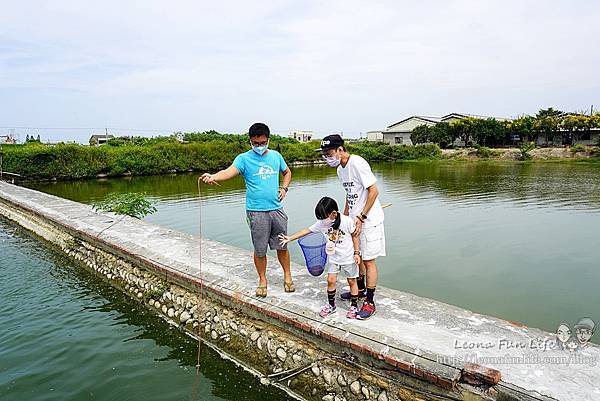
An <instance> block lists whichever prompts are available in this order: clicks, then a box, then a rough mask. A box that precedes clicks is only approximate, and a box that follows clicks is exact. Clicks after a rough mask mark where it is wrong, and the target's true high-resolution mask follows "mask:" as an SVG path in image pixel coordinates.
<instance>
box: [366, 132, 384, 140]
mask: <svg viewBox="0 0 600 401" xmlns="http://www.w3.org/2000/svg"><path fill="white" fill-rule="evenodd" d="M367 141H369V142H383V132H381V131H368V132H367Z"/></svg>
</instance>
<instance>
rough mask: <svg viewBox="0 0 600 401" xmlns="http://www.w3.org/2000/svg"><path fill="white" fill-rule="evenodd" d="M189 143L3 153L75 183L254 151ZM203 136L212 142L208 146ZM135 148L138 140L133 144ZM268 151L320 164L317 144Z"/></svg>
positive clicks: (395, 149) (204, 166)
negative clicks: (76, 181)
mask: <svg viewBox="0 0 600 401" xmlns="http://www.w3.org/2000/svg"><path fill="white" fill-rule="evenodd" d="M189 135H190V136H189V138H190V139H192V140H191V141H190V142H189V143H180V142H178V141H177V140H171V139H168V138H169V137H162V139H160V140H156V141H154V139H156V138H152V140H153V141H152V142H150V143H149V142H146V141H137V143H138V144H137V145H135V144H131V143H127V142H126V141H123V140H118V141H114V142H113V143H112V144H111V145H102V146H82V145H77V144H59V145H55V146H49V145H43V144H39V143H29V144H26V145H10V146H5V147H4V148H3V149H4V156H3V158H4V170H5V171H10V172H13V173H17V174H21V175H22V176H23V177H25V178H30V179H54V178H55V179H77V178H88V177H96V176H98V175H108V176H119V175H123V174H131V175H150V174H165V173H172V172H183V171H189V170H193V171H215V170H219V169H222V168H225V167H228V166H229V165H231V163H232V161H233V159H234V158H235V157H236V156H237V155H238V154H240V153H242V152H245V151H247V150H249V149H250V144H249V141H248V137H247V136H245V135H222V134H218V133H209V134H204V133H203V134H189ZM205 135H206V136H208V137H210V138H211V139H210V140H205V139H206V138H205ZM133 142H134V143H136V140H135V139H134V141H133ZM270 147H271V148H272V149H276V150H279V151H280V152H281V154H282V155H283V157H284V159H285V160H286V161H287V162H288V163H293V162H314V161H317V160H321V155H320V153H319V152H315V149H317V148H318V147H319V143H318V142H316V141H313V142H309V143H300V142H297V141H295V140H289V139H288V138H282V137H278V136H275V135H273V136H271V142H270ZM348 150H349V151H350V152H352V153H356V154H359V155H361V156H363V157H364V158H365V159H367V160H369V161H378V160H415V159H422V158H438V157H440V156H441V151H440V148H439V147H438V146H437V145H433V144H426V145H417V146H391V145H387V144H385V143H380V142H379V143H372V142H366V141H365V142H359V143H350V144H348Z"/></svg>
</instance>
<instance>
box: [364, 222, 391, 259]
mask: <svg viewBox="0 0 600 401" xmlns="http://www.w3.org/2000/svg"><path fill="white" fill-rule="evenodd" d="M360 254H361V257H362V259H363V260H373V259H376V258H378V257H379V256H385V230H384V228H383V223H380V224H377V225H376V226H372V227H366V228H365V227H363V229H362V231H361V233H360Z"/></svg>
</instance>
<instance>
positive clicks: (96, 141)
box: [89, 134, 114, 146]
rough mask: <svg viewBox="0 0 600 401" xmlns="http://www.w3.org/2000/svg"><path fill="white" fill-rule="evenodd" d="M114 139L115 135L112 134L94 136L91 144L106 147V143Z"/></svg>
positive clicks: (90, 141) (91, 138)
mask: <svg viewBox="0 0 600 401" xmlns="http://www.w3.org/2000/svg"><path fill="white" fill-rule="evenodd" d="M112 138H114V135H110V134H99V135H92V136H91V137H90V140H89V143H90V145H92V146H100V145H104V144H105V143H106V142H108V140H109V139H112Z"/></svg>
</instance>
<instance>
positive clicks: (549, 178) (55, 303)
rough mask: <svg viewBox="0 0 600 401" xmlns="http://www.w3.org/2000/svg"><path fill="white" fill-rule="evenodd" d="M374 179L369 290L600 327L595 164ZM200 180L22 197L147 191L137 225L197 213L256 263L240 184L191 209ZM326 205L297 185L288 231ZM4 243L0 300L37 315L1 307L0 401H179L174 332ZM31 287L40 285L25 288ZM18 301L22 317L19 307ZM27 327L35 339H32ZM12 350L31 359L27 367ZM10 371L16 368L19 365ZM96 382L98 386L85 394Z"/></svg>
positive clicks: (223, 387)
mask: <svg viewBox="0 0 600 401" xmlns="http://www.w3.org/2000/svg"><path fill="white" fill-rule="evenodd" d="M373 170H374V172H375V175H376V176H377V178H378V179H379V188H380V192H381V200H382V202H383V203H392V206H391V207H389V208H387V209H386V238H387V251H388V256H387V257H385V258H381V259H380V261H379V267H380V285H383V286H387V287H391V288H395V289H398V290H401V291H407V292H411V293H415V294H418V295H421V296H425V297H430V298H434V299H437V300H439V301H443V302H447V303H450V304H454V305H458V306H460V307H463V308H466V309H470V310H473V311H476V312H480V313H484V314H489V315H494V316H499V317H502V318H505V319H509V320H513V321H518V322H522V323H525V324H527V325H530V326H534V327H540V328H543V329H545V330H548V331H555V330H556V328H557V326H558V324H559V323H561V322H566V323H568V324H570V325H571V326H572V325H574V324H575V323H576V322H577V321H578V320H579V318H581V317H585V316H589V317H591V318H592V319H594V320H595V321H596V322H600V313H599V311H600V291H598V286H599V284H600V269H599V267H598V261H599V260H600V236H599V233H600V230H599V229H600V165H593V164H568V163H533V164H530V163H497V162H490V163H487V162H479V163H468V162H465V163H458V162H455V163H439V162H432V163H395V164H392V163H389V164H388V163H381V164H374V165H373ZM196 177H197V175H192V174H190V175H186V174H183V175H170V176H152V177H128V178H115V179H103V180H89V181H72V182H56V183H43V184H40V183H38V184H35V185H31V186H32V187H34V188H36V189H39V190H42V191H45V192H48V193H52V194H56V195H58V196H62V197H65V198H69V199H73V200H76V201H80V202H86V203H89V202H93V201H95V200H100V199H102V198H104V197H105V196H106V195H107V194H109V193H111V192H131V191H136V192H145V193H146V194H147V195H148V196H149V198H150V199H151V200H153V201H154V202H155V204H156V206H157V208H158V211H157V212H156V213H155V214H153V215H151V216H148V217H147V218H146V220H148V221H150V222H153V223H156V224H160V225H164V226H168V227H171V228H173V229H177V230H181V231H185V232H188V233H191V234H196V235H197V234H198V233H199V231H200V214H201V215H202V219H201V221H202V225H201V229H202V233H203V235H205V236H206V237H208V238H211V239H215V240H218V241H221V242H224V243H228V244H231V245H235V246H238V247H242V248H246V249H251V243H250V235H249V231H248V228H247V226H246V222H245V213H244V205H245V204H244V193H245V190H244V184H243V181H242V180H241V179H239V178H237V179H234V180H231V181H229V182H226V183H223V185H222V186H220V187H206V186H203V187H202V193H201V194H200V197H199V196H198V188H197V185H196ZM325 195H328V196H331V197H334V198H335V199H337V200H338V202H339V203H340V204H342V202H343V190H342V189H341V186H340V185H339V182H338V180H337V176H336V175H335V171H334V170H333V169H330V168H328V167H324V166H314V167H301V168H296V169H294V170H293V181H292V185H291V188H290V192H289V194H288V197H287V199H286V201H285V210H286V212H287V214H288V215H289V218H290V223H289V228H290V231H295V230H299V229H301V228H304V227H307V226H308V225H310V224H311V223H312V222H313V220H314V214H313V213H314V212H313V210H314V205H315V204H316V202H317V201H318V199H319V198H320V197H322V196H325ZM2 230H4V234H3V235H4V236H5V237H6V236H8V237H7V238H9V239H6V238H5V237H3V238H4V242H3V243H2V244H0V246H3V247H4V249H2V250H1V251H2V255H4V254H5V249H8V252H9V253H10V254H14V255H13V256H12V257H13V258H15V257H17V259H19V258H20V259H19V260H20V265H18V266H17V267H10V266H13V264H12V263H11V264H7V263H6V261H7V260H9V259H7V258H6V257H3V261H4V262H2V263H3V264H2V265H1V266H2V268H3V270H6V269H7V271H3V273H4V274H5V275H7V274H8V275H9V276H10V275H12V276H14V278H13V279H6V280H4V279H3V280H2V284H0V286H1V287H0V288H2V294H9V295H10V296H11V297H13V298H14V299H15V301H14V303H15V305H20V306H19V308H33V312H34V313H35V314H36V315H34V316H31V315H27V316H25V315H26V314H29V313H31V312H30V311H29V310H28V311H27V312H25V311H24V310H23V311H22V312H19V308H16V311H15V310H14V309H8V308H9V307H10V305H11V304H10V302H9V303H8V306H7V304H6V303H5V304H3V305H2V306H0V308H5V309H3V310H2V311H0V312H1V313H2V315H1V316H0V324H2V325H3V326H6V324H7V323H6V322H4V321H2V319H6V320H7V321H8V323H9V327H11V326H10V324H11V322H12V325H13V326H14V328H12V329H11V330H10V331H9V333H2V335H3V336H6V338H2V342H1V343H0V344H2V345H0V351H2V352H6V350H10V349H11V348H10V347H11V343H8V344H7V343H6V339H9V340H10V339H11V338H15V337H18V336H21V337H23V339H22V340H20V341H16V340H13V343H12V347H16V349H17V351H13V354H14V355H13V356H12V358H13V359H10V360H11V363H10V364H8V365H3V366H2V367H0V369H4V370H0V385H1V386H2V387H0V398H2V399H4V398H3V397H2V395H3V392H4V394H7V393H6V391H7V389H9V390H10V391H12V393H11V392H9V393H8V394H9V395H10V394H18V395H20V396H21V397H16V396H15V397H14V399H19V398H22V397H23V395H26V394H28V393H26V392H25V391H32V389H33V390H34V391H35V389H38V388H40V386H41V388H43V390H39V391H41V392H48V391H50V389H49V387H50V385H52V386H54V390H53V391H56V388H57V387H59V384H58V383H63V381H64V380H66V383H69V382H71V384H72V386H68V385H64V384H60V387H61V388H62V389H63V390H64V389H67V388H68V387H71V388H69V391H73V392H74V393H73V394H78V395H79V396H80V397H81V399H84V398H85V397H86V396H88V397H89V393H88V392H86V391H88V390H87V389H88V388H93V392H94V396H95V397H96V399H110V397H108V395H107V394H115V393H114V392H116V391H123V392H125V393H127V392H129V394H136V395H137V394H144V398H145V399H148V398H150V399H152V397H153V396H156V395H157V393H160V391H174V392H175V391H176V389H180V390H179V391H180V393H178V394H179V395H178V394H173V397H172V398H170V397H168V396H167V397H163V398H161V397H158V396H156V399H159V398H161V399H189V394H191V392H190V390H191V387H192V385H191V383H192V381H193V380H194V372H193V370H194V369H193V368H192V366H193V365H194V362H193V356H192V355H191V354H192V353H193V352H194V349H195V348H194V344H192V343H190V340H187V339H185V338H183V337H182V336H177V335H173V334H172V333H169V332H168V331H169V329H168V328H167V327H166V326H165V325H161V323H159V322H157V321H156V319H155V318H151V317H147V316H146V315H145V313H144V311H143V310H140V309H139V308H137V306H136V305H135V304H134V303H131V302H129V301H128V300H127V299H125V298H124V297H123V296H121V295H120V294H118V293H116V292H115V291H113V290H111V289H110V288H107V287H106V286H105V285H103V284H100V283H98V282H97V281H96V280H95V279H93V276H91V275H88V274H87V273H83V272H81V271H79V270H78V269H74V268H73V267H71V264H70V262H69V261H68V260H66V259H64V258H62V257H60V256H59V255H57V254H56V253H55V252H54V251H50V250H49V249H47V248H45V247H44V246H43V245H41V243H40V242H38V241H37V240H32V239H30V238H23V236H22V235H17V236H16V237H15V236H14V234H11V233H12V232H13V231H14V230H13V229H12V228H10V226H6V225H4V226H2ZM7 233H8V234H7ZM6 241H8V242H11V241H12V242H14V245H6V243H5V242H6ZM7 246H8V248H6V247H7ZM15 248H18V249H15ZM29 248H31V249H29ZM291 251H292V258H293V259H294V260H295V261H296V262H299V263H302V257H301V253H300V250H299V248H298V247H297V245H292V247H291ZM49 255H51V256H49ZM6 266H9V267H6ZM19 272H21V273H19ZM22 272H24V273H22ZM88 276H89V280H88V279H87V278H88ZM5 277H6V276H5ZM32 282H34V283H40V284H39V285H38V284H35V285H33V286H32V284H31V283H32ZM23 292H25V294H26V295H23V294H22V293H23ZM34 295H35V296H34ZM25 299H27V300H29V302H32V304H29V305H25V302H24V300H25ZM12 308H15V306H13V307H12ZM62 308H64V311H63V310H61V309H62ZM8 311H10V313H9V315H8V317H7V316H6V313H7V312H8ZM51 311H53V313H52V314H49V312H51ZM36 316H37V317H36ZM60 316H62V318H59V317H60ZM39 318H45V319H46V321H47V324H48V325H49V327H46V326H45V325H40V324H38V323H36V321H37V320H38V319H39ZM19 319H21V320H19ZM28 322H29V323H28ZM28 325H33V326H34V327H33V328H34V329H35V330H33V331H32V334H30V331H31V329H30V328H28ZM35 326H37V327H35ZM69 333H70V334H71V335H70V336H69ZM44 336H51V338H50V341H48V340H45V341H40V340H41V339H42V338H44ZM88 336H89V338H88ZM53 338H57V339H54V340H52V339H53ZM597 338H598V336H597V335H596V336H595V338H594V341H595V342H598V339H597ZM54 341H56V343H54ZM70 341H73V344H72V345H70ZM95 341H96V343H95ZM24 344H27V345H24ZM77 344H79V345H77ZM94 344H96V346H94ZM107 344H110V346H107ZM98 345H100V346H98ZM113 346H114V349H113V348H112V347H113ZM61 347H62V348H61ZM19 349H26V350H27V352H28V354H27V355H26V356H23V355H22V354H21V353H20V352H18V350H19ZM75 350H80V351H79V352H74V351H75ZM99 350H101V351H99ZM94 352H96V353H97V352H100V355H96V354H94ZM53 354H54V356H53ZM9 357H10V354H9ZM3 359H4V357H3ZM19 359H22V362H21V365H19V364H18V363H17V364H16V365H15V362H14V361H17V362H18V360H19ZM34 360H35V361H36V362H35V364H33V365H31V367H28V363H30V364H31V363H32V361H34ZM57 360H58V362H56V361H57ZM207 360H209V361H210V363H211V368H210V369H209V371H210V374H209V372H208V371H207V372H204V371H203V373H204V376H202V379H203V380H204V381H203V383H205V389H206V391H207V392H208V393H210V394H212V395H213V396H214V397H215V398H214V399H221V398H223V399H259V398H260V399H282V398H283V397H284V396H283V395H282V394H277V393H274V390H267V389H265V388H264V387H260V386H259V387H256V386H257V383H256V380H255V379H254V378H252V377H251V376H249V375H248V374H245V373H243V372H239V371H238V370H236V369H234V368H232V367H231V366H230V364H229V363H227V362H224V361H221V360H220V359H219V358H218V356H215V355H212V356H209V357H207ZM40 361H44V363H39V362H40ZM52 363H60V364H62V370H61V368H60V367H59V368H57V367H54V368H52ZM6 366H11V369H9V370H6V369H7V368H6ZM113 368H115V369H116V371H115V370H113ZM69 369H70V371H69ZM7 372H8V373H7ZM49 372H50V373H49ZM60 372H62V373H60ZM67 372H69V374H67ZM92 373H93V374H94V377H95V380H94V381H93V383H91V382H90V381H88V382H87V385H85V384H83V383H81V379H82V378H83V377H89V376H90V375H91V374H92ZM61 375H62V377H61ZM98 375H99V376H98ZM19 378H20V379H19ZM78 378H79V380H78ZM13 381H15V383H13ZM84 382H85V381H84ZM11 383H12V384H11ZM115 383H122V386H115V385H114V384H115ZM144 383H147V384H144ZM161 383H162V385H161ZM166 383H169V384H171V383H172V384H173V385H172V386H171V385H166ZM145 386H147V388H146V387H145ZM244 386H252V388H253V389H256V390H251V391H246V392H244V393H243V394H242V395H241V396H242V397H247V398H239V397H240V393H236V391H239V389H240V388H242V387H244ZM19 388H20V389H21V390H18V389H19ZM244 388H245V387H244ZM15 389H16V390H15ZM236 389H237V390H236ZM15 391H16V393H14V392H15ZM64 391H66V390H64ZM144 391H145V392H144ZM186 391H187V392H186ZM138 392H140V393H138ZM264 392H267V393H269V392H271V393H270V394H263V393H264ZM68 394H70V393H68ZM180 395H184V396H180ZM236 396H237V397H238V398H235V397H236ZM186 397H187V398H186ZM218 397H221V398H218ZM252 397H254V398H252ZM49 398H50V397H49ZM133 398H142V397H141V396H140V397H133ZM73 399H75V398H73Z"/></svg>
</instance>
